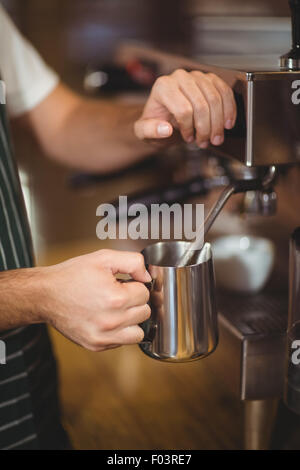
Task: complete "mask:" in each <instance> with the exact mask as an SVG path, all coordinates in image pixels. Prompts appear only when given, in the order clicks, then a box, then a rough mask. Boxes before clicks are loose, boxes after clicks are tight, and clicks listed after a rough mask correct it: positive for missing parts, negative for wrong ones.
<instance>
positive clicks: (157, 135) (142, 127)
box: [134, 119, 173, 140]
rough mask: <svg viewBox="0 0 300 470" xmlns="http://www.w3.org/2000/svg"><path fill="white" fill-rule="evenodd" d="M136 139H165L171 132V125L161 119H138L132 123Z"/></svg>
mask: <svg viewBox="0 0 300 470" xmlns="http://www.w3.org/2000/svg"><path fill="white" fill-rule="evenodd" d="M134 131H135V135H136V136H137V138H138V139H140V140H144V139H166V138H168V137H171V135H172V134H173V127H172V125H171V124H170V123H169V122H168V121H162V120H161V119H139V120H138V121H136V123H135V125H134Z"/></svg>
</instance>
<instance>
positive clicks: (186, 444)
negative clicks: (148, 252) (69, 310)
mask: <svg viewBox="0 0 300 470" xmlns="http://www.w3.org/2000/svg"><path fill="white" fill-rule="evenodd" d="M93 249H95V242H89V241H87V242H86V243H84V242H82V243H74V244H67V245H65V244H63V245H60V246H57V247H54V248H51V251H50V250H49V251H48V252H47V253H46V254H45V256H44V259H43V262H44V263H55V262H58V261H60V260H62V259H65V258H66V257H69V256H72V254H73V255H75V254H77V255H78V254H81V253H83V252H86V251H91V250H93ZM51 334H52V337H53V341H54V346H55V351H56V355H57V358H58V361H59V366H60V377H61V388H60V393H61V399H62V409H63V416H64V423H65V427H66V429H67V431H68V432H69V434H70V437H71V440H72V443H73V445H74V446H75V448H77V449H238V448H240V447H241V445H242V437H241V436H242V434H241V431H242V409H241V405H240V403H239V402H238V401H237V400H234V399H233V398H232V397H231V396H229V395H228V394H227V393H226V392H225V390H223V389H222V383H220V380H218V377H215V376H214V374H213V371H212V370H210V368H209V367H208V366H207V365H206V361H205V360H203V361H197V362H193V363H187V364H165V363H160V362H158V361H155V360H153V359H150V358H148V357H147V356H145V355H144V354H143V353H142V352H141V351H140V349H139V347H138V346H129V347H123V348H120V349H116V350H111V351H107V352H102V353H92V352H89V351H86V350H84V349H83V348H80V347H78V346H76V345H75V344H73V343H71V342H70V341H69V340H67V339H65V338H64V337H63V336H62V335H60V334H59V333H57V332H56V331H52V332H51Z"/></svg>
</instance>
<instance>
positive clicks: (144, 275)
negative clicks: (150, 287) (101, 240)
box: [99, 250, 151, 282]
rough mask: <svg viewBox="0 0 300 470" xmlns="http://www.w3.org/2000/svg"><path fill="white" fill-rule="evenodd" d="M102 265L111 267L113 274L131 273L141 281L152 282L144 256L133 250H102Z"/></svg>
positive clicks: (100, 252) (135, 278)
mask: <svg viewBox="0 0 300 470" xmlns="http://www.w3.org/2000/svg"><path fill="white" fill-rule="evenodd" d="M99 254H100V260H101V261H100V264H101V267H103V268H107V269H110V270H111V271H112V273H113V274H118V273H120V274H130V276H131V277H132V278H133V279H134V280H136V281H140V282H150V281H151V276H150V274H149V273H148V271H147V270H146V267H145V261H144V257H143V255H142V254H141V253H135V252H132V251H115V250H100V251H99Z"/></svg>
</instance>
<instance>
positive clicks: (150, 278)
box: [145, 271, 152, 282]
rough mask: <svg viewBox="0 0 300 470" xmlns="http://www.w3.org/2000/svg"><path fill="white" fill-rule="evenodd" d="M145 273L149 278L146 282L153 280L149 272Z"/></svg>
mask: <svg viewBox="0 0 300 470" xmlns="http://www.w3.org/2000/svg"><path fill="white" fill-rule="evenodd" d="M145 274H146V278H147V279H146V282H151V281H152V277H151V276H150V274H149V272H148V271H146V272H145Z"/></svg>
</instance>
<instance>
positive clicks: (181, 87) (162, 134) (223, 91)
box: [135, 69, 236, 148]
mask: <svg viewBox="0 0 300 470" xmlns="http://www.w3.org/2000/svg"><path fill="white" fill-rule="evenodd" d="M235 120H236V104H235V100H234V95H233V92H232V89H231V88H230V87H229V86H228V85H227V84H226V83H225V82H224V81H223V80H222V79H221V78H219V77H218V76H216V75H214V74H213V73H206V74H204V73H202V72H199V71H194V72H186V71H185V70H181V69H179V70H176V71H175V72H173V73H172V74H171V75H168V76H161V77H159V78H158V79H157V80H156V82H155V84H154V86H153V88H152V91H151V94H150V97H149V99H148V101H147V103H146V106H145V108H144V111H143V114H142V116H141V118H140V119H139V120H138V121H137V122H136V123H135V134H136V136H137V137H138V138H139V139H141V140H146V139H150V140H152V139H156V140H157V139H160V140H161V139H168V138H170V137H171V136H172V134H173V130H174V129H178V130H179V131H180V133H181V136H182V138H183V139H184V140H185V141H186V142H193V141H196V143H197V144H198V145H199V146H200V147H201V148H206V147H207V146H208V144H209V141H210V142H211V143H212V144H213V145H220V144H222V143H223V141H224V128H225V129H231V128H232V127H233V126H234V123H235Z"/></svg>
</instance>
